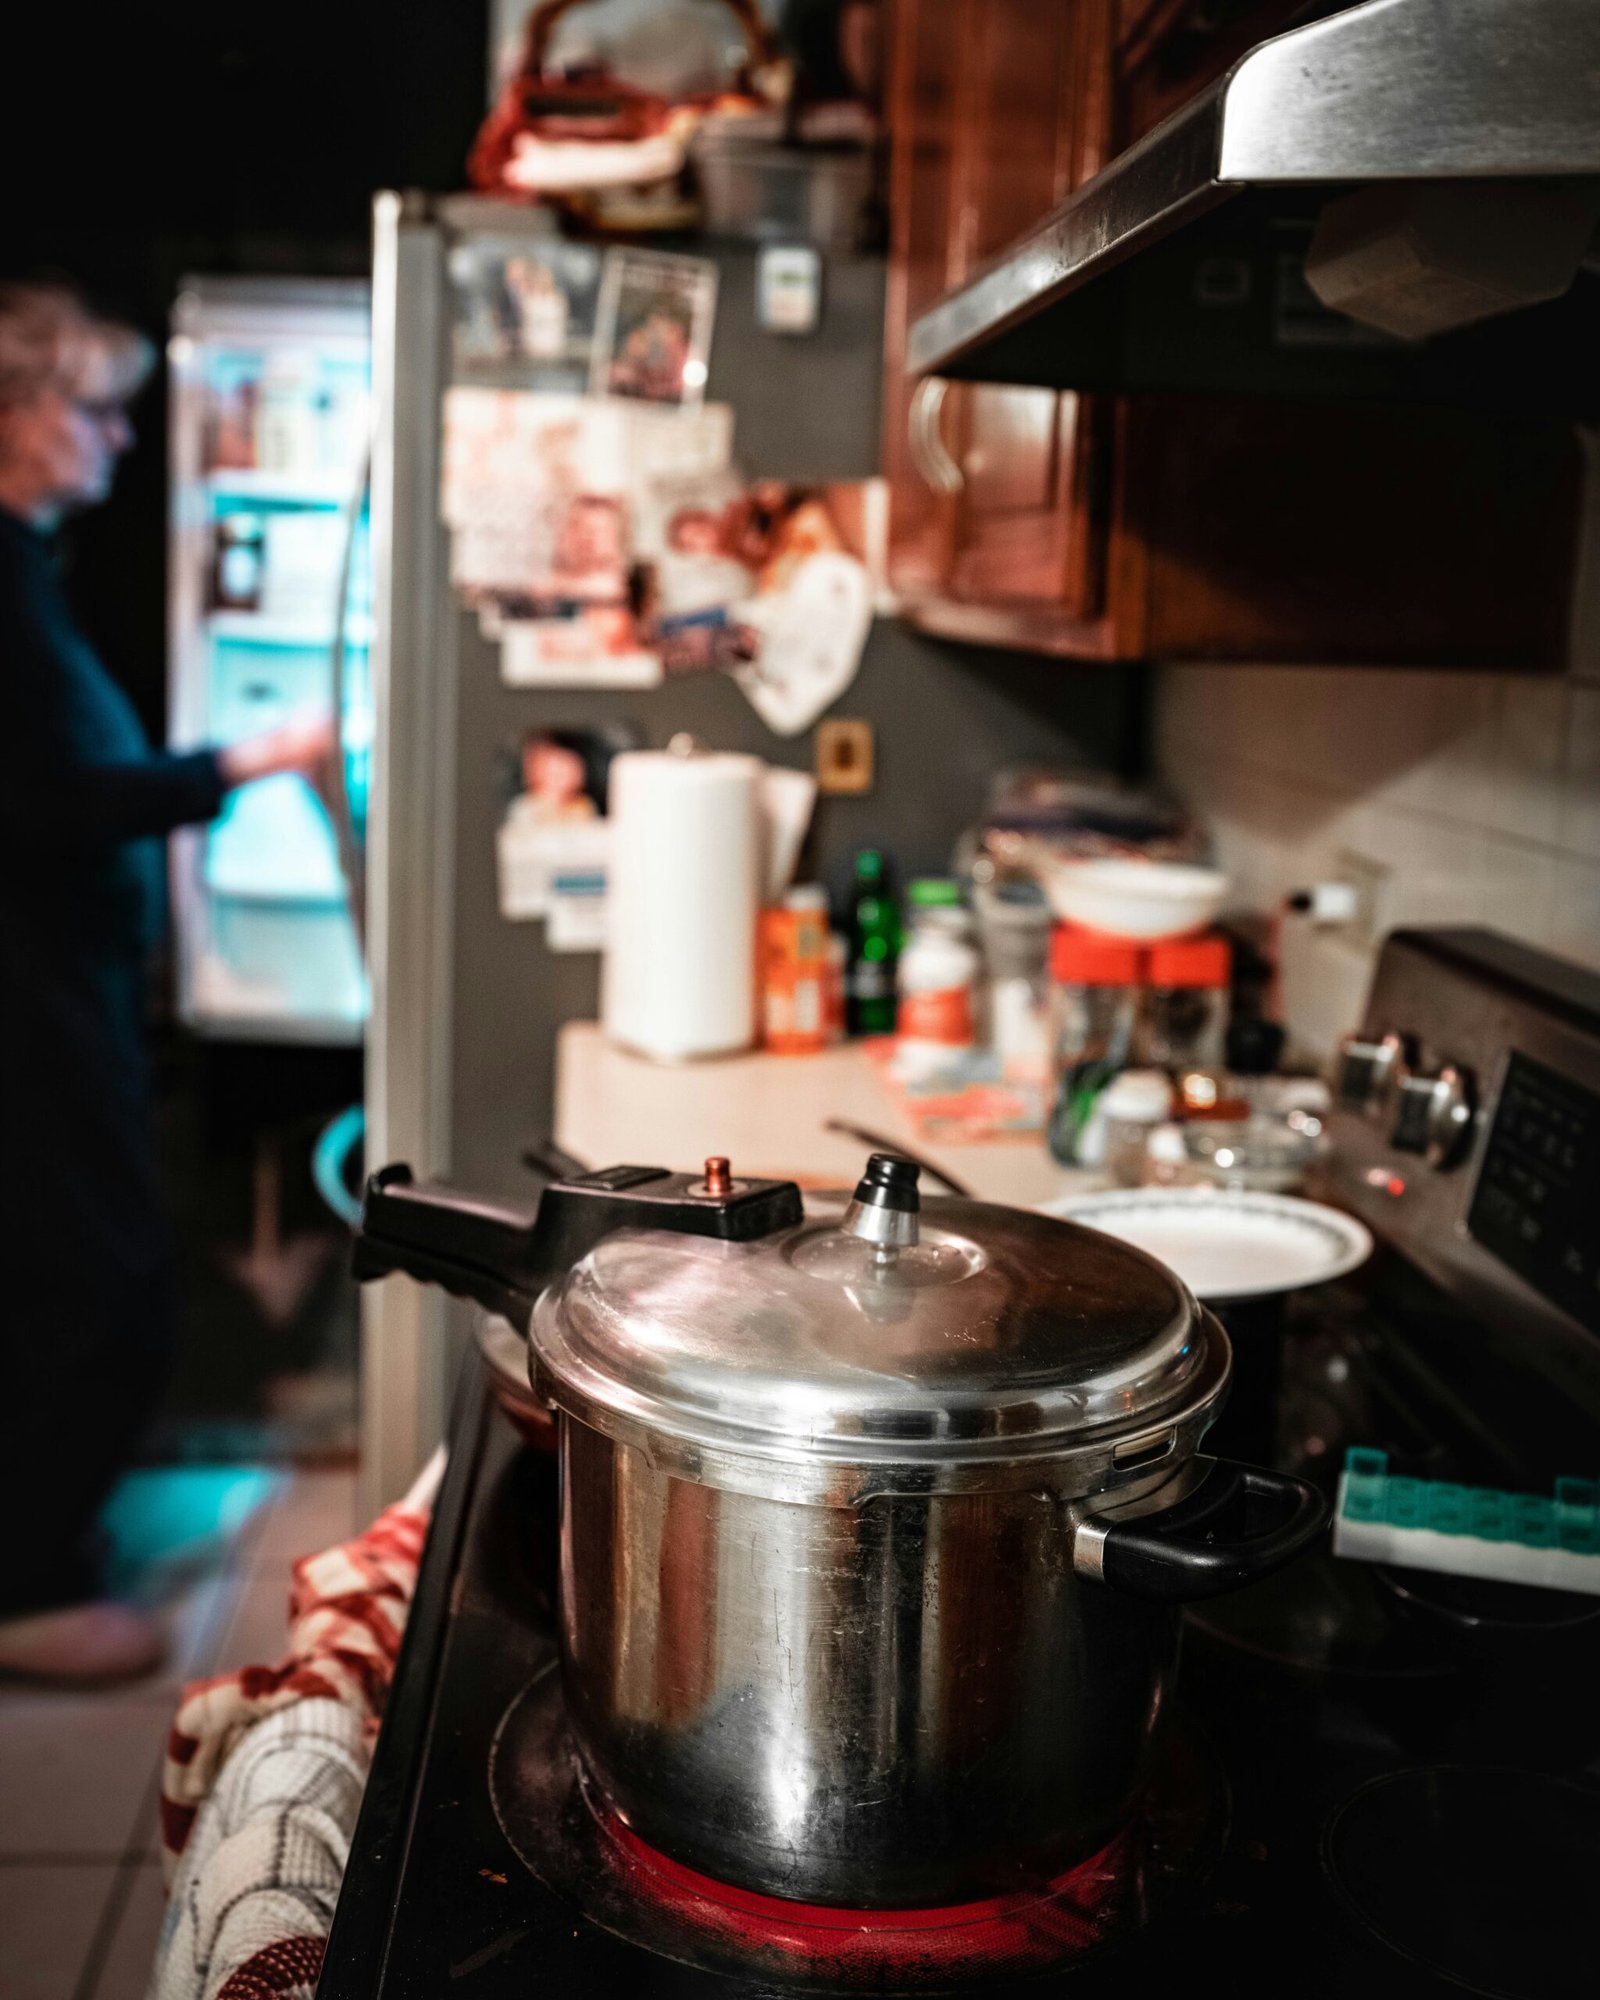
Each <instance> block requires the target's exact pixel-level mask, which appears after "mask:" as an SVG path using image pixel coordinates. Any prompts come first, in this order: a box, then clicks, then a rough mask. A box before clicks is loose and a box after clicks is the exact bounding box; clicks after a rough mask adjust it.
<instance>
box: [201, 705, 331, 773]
mask: <svg viewBox="0 0 1600 2000" xmlns="http://www.w3.org/2000/svg"><path fill="white" fill-rule="evenodd" d="M338 742H339V739H338V733H337V731H336V730H335V728H334V726H333V718H332V716H330V715H319V716H314V717H307V718H305V719H304V720H301V721H298V722H286V723H285V724H284V725H283V727H282V728H281V729H269V730H267V731H265V732H264V733H263V734H262V735H260V736H250V737H247V738H246V739H245V741H244V742H242V743H230V744H228V745H227V747H226V748H225V749H223V750H221V751H219V752H218V756H217V762H218V764H219V766H220V768H221V771H222V781H223V783H224V784H225V785H227V786H228V787H229V789H230V790H231V789H232V788H233V787H234V786H236V785H248V784H250V783H251V781H252V780H253V779H256V778H271V777H275V776H276V775H277V774H278V772H280V771H298V772H299V773H300V775H301V776H302V777H304V778H310V779H312V780H313V781H315V780H317V779H318V778H319V777H320V776H321V774H322V773H323V771H324V770H325V769H326V767H327V766H328V764H329V763H331V761H332V759H333V756H334V754H335V752H336V750H337V749H338Z"/></svg>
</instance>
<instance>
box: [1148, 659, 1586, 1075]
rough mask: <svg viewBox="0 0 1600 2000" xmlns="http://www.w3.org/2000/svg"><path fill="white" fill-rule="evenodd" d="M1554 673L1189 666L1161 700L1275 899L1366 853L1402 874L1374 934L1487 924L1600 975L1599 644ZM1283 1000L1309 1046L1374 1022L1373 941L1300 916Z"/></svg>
mask: <svg viewBox="0 0 1600 2000" xmlns="http://www.w3.org/2000/svg"><path fill="white" fill-rule="evenodd" d="M1592 660H1593V666H1594V668H1595V669H1596V671H1595V672H1593V673H1590V672H1588V671H1586V670H1585V669H1584V667H1583V665H1582V663H1581V661H1580V663H1579V665H1578V666H1577V667H1576V668H1575V669H1574V671H1573V672H1572V673H1570V674H1567V675H1563V676H1558V677H1554V678H1548V679H1547V678H1535V677H1533V676H1527V677H1518V676H1514V675H1505V674H1499V675H1497V674H1469V673H1430V672H1406V671H1400V670H1395V669H1380V668H1374V669H1361V670H1353V669H1351V668H1349V667H1338V668H1305V667H1234V666H1206V667H1200V666H1187V665H1186V666H1180V667H1168V668H1164V669H1162V671H1161V673H1160V676H1159V679H1158V682H1157V686H1156V690H1155V694H1154V697H1153V712H1154V723H1155V738H1156V747H1157V760H1158V763H1159V765H1160V768H1161V770H1162V772H1163V774H1164V775H1165V777H1166V778H1167V779H1168V781H1169V782H1170V783H1171V785H1172V787H1173V789H1174V790H1175V791H1177V792H1178V794H1179V795H1180V796H1181V797H1183V798H1185V799H1186V800H1187V801H1188V802H1189V804H1190V805H1192V806H1193V807H1195V808H1196V810H1197V811H1198V812H1199V813H1200V815H1201V817H1202V818H1203V819H1204V820H1205V822H1206V823H1207V824H1208V826H1209V827H1210V828H1211V831H1212V833H1213V835H1214V837H1215V839H1216V843H1217V853H1218V859H1219V861H1220V863H1221V865H1222V866H1223V867H1224V868H1226V869H1227V870H1228V872H1229V874H1230V876H1231V877H1232V883H1233V886H1232V898H1231V900H1232V904H1233V906H1234V907H1235V908H1236V909H1238V910H1241V911H1254V912H1263V911H1267V910H1270V909H1272V908H1274V907H1275V906H1277V905H1279V904H1281V903H1282V901H1283V899H1284V897H1285V896H1287V895H1289V894H1290V893H1291V892H1292V891H1294V890H1295V889H1298V888H1301V887H1303V886H1305V885H1307V884H1309V883H1312V882H1315V881H1318V880H1322V879H1326V878H1330V877H1338V876H1339V875H1340V873H1341V872H1342V868H1343V865H1344V857H1345V856H1347V855H1352V854H1353V855H1356V856H1361V857H1365V858H1367V859H1369V860H1370V861H1372V862H1375V863H1377V864H1378V865H1379V866H1380V867H1381V868H1383V869H1384V870H1386V871H1387V872H1386V874H1385V875H1384V877H1383V878H1382V880H1381V881H1380V883H1379V886H1378V890H1377V899H1376V900H1377V909H1376V916H1377V922H1376V925H1375V927H1374V928H1375V932H1376V934H1377V936H1379V937H1381V936H1382V935H1383V933H1385V932H1387V931H1389V930H1392V929H1394V928H1396V927H1397V926H1399V925H1403V924H1483V925H1487V926H1488V927H1490V928H1491V929H1494V930H1498V931H1503V932H1504V933H1505V934H1506V935H1507V936H1509V937H1514V938H1517V939H1519V940H1521V941H1522V942H1523V943H1525V944H1532V945H1538V946H1540V947H1542V948H1543V949H1544V950H1546V951H1551V952H1554V953H1556V954H1557V955H1558V956H1560V957H1563V958H1568V959H1572V960H1574V961H1576V962H1577V963H1578V964H1580V965H1587V966H1591V967H1594V968H1595V969H1596V970H1600V652H1596V653H1595V654H1594V655H1593V656H1592ZM1282 941H1283V999H1284V1013H1285V1017H1286V1019H1287V1021H1288V1024H1289V1027H1290V1029H1291V1032H1292V1034H1293V1037H1294V1039H1295V1041H1296V1042H1297V1043H1298V1044H1299V1046H1300V1048H1301V1050H1302V1052H1303V1053H1304V1054H1306V1055H1308V1056H1310V1057H1313V1058H1319V1059H1320V1058H1323V1057H1326V1056H1327V1055H1328V1054H1330V1053H1331V1051H1332V1049H1333V1047H1334V1044H1335V1043H1336V1042H1337V1040H1338V1038H1339V1036H1340V1035H1341V1034H1342V1033H1343V1032H1345V1031H1346V1030H1347V1029H1350V1028H1353V1027H1355V1026H1356V1025H1357V1024H1358V1022H1359V1019H1360V1015H1361V1009H1362V1005H1363V1002H1364V1000H1365V997H1366V990H1367V985H1368V982H1369V980H1370V978H1371V973H1372V965H1373V959H1374V956H1375V945H1374V942H1372V941H1369V940H1364V939H1360V938H1353V937H1352V936H1351V935H1350V934H1349V933H1348V932H1346V931H1343V930H1336V929H1327V930H1317V929H1314V928H1313V927H1312V926H1311V925H1310V924H1309V923H1308V922H1307V921H1306V920H1305V919H1304V918H1293V917H1291V918H1287V919H1285V921H1284V925H1283V931H1282Z"/></svg>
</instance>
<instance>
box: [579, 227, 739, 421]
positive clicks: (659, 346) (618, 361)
mask: <svg viewBox="0 0 1600 2000" xmlns="http://www.w3.org/2000/svg"><path fill="white" fill-rule="evenodd" d="M716 305H717V267H716V265H715V264H712V263H710V262H708V261H707V260H706V259H705V258H703V257H676V256H669V255H665V254H659V253H656V252H651V251H644V250H612V251H610V252H608V254H607V256H606V268H605V276H604V278H603V279H602V281H601V285H600V302H599V310H598V323H597V326H596V329H595V342H594V366H593V374H592V377H591V387H592V388H593V390H594V392H595V393H596V394H597V395H601V396H621V397H626V398H629V399H631V400H633V401H637V402H644V403H654V404H658V405H660V406H662V407H664V408H668V409H680V410H683V409H693V408H695V407H696V406H697V405H698V404H699V403H700V402H701V400H702V399H703V397H704V395H705V387H706V364H707V362H708V360H709V358H710V354H711V328H712V322H713V319H714V317H715V314H716Z"/></svg>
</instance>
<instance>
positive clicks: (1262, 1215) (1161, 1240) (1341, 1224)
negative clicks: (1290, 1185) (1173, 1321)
mask: <svg viewBox="0 0 1600 2000" xmlns="http://www.w3.org/2000/svg"><path fill="white" fill-rule="evenodd" d="M1042 1213H1043V1214H1045V1215H1054V1216H1059V1217H1061V1219H1062V1220H1063V1221H1066V1222H1082V1223H1085V1224H1087V1225H1088V1227H1089V1228H1091V1229H1103V1230H1104V1231H1105V1232H1106V1234H1107V1235H1108V1236H1119V1237H1121V1239H1122V1240H1123V1242H1125V1243H1132V1244H1134V1245H1135V1246H1136V1247H1137V1248H1139V1249H1140V1250H1147V1251H1148V1252H1149V1253H1150V1255H1151V1256H1152V1257H1159V1258H1160V1260H1161V1262H1162V1263H1163V1264H1166V1265H1168V1266H1169V1267H1170V1268H1171V1269H1172V1270H1174V1271H1176V1272H1177V1274H1178V1276H1179V1277H1180V1278H1182V1280H1183V1282H1184V1283H1185V1284H1186V1285H1187V1286H1188V1287H1189V1289H1190V1291H1191V1292H1193V1293H1194V1294H1195V1296H1196V1298H1201V1299H1261V1298H1267V1297H1269V1296H1270V1295H1271V1294H1272V1293H1274V1292H1292V1291H1297V1290H1298V1289H1299V1288H1300V1287H1301V1286H1302V1285H1323V1284H1326V1283H1327V1282H1328V1280H1329V1279H1330V1278H1342V1277H1343V1276H1344V1274H1345V1273H1346V1272H1347V1271H1353V1270H1355V1268H1356V1266H1357V1265H1358V1264H1364V1263H1365V1262H1366V1261H1367V1259H1368V1257H1370V1256H1371V1254H1372V1238H1371V1236H1369V1235H1368V1233H1367V1231H1366V1230H1365V1229H1364V1228H1363V1227H1362V1225H1361V1224H1360V1223H1359V1222H1357V1221H1356V1220H1355V1218H1354V1217H1353V1216H1349V1215H1344V1214H1341V1212H1340V1211H1339V1210H1338V1209H1336V1208H1324V1207H1323V1206H1322V1204H1321V1203H1320V1202H1315V1201H1301V1200H1299V1199H1298V1198H1297V1197H1296V1196H1294V1195H1290V1194H1256V1193H1246V1192H1244V1191H1241V1190H1238V1189H1234V1188H1210V1187H1185V1188H1160V1187H1152V1188H1109V1189H1107V1190H1105V1191H1104V1192H1103V1193H1100V1194H1076V1195H1063V1196H1062V1197H1061V1198H1060V1199H1059V1200H1057V1201H1052V1202H1049V1203H1047V1204H1046V1205H1045V1207H1044V1209H1043V1210H1042Z"/></svg>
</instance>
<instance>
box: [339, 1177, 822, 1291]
mask: <svg viewBox="0 0 1600 2000" xmlns="http://www.w3.org/2000/svg"><path fill="white" fill-rule="evenodd" d="M712 1164H713V1165H714V1166H717V1167H721V1168H724V1169H725V1168H726V1162H724V1161H716V1162H713V1163H712ZM802 1219H803V1210H802V1207H801V1202H800V1190H799V1188H797V1187H796V1186H795V1184H794V1182H793V1181H756V1180H734V1179H733V1178H732V1177H731V1176H729V1175H728V1174H727V1173H726V1172H725V1171H724V1172H722V1173H721V1174H719V1175H717V1176H716V1177H715V1178H714V1179H713V1178H712V1177H710V1176H709V1175H708V1176H697V1175H694V1174H672V1173H668V1172H667V1170H666V1168H665V1167H606V1168H604V1169H602V1171H601V1172H599V1173H593V1174H583V1175H581V1176H579V1177H577V1178H574V1179H571V1180H564V1181H557V1182H555V1183H554V1184H553V1185H552V1186H550V1187H548V1188H546V1189H545V1191H544V1193H543V1195H542V1196H541V1197H540V1199H539V1204H538V1206H537V1207H536V1208H518V1207H513V1206H510V1205H509V1204H505V1203H501V1202H495V1201H489V1200H486V1199H484V1198H483V1197H482V1196H479V1195H472V1194H464V1193H462V1192H461V1191H460V1190H459V1189H456V1188H450V1187H445V1186H442V1185H441V1184H440V1183H438V1182H436V1181H417V1180H415V1179H413V1177H412V1173H411V1169H410V1168H409V1167H406V1166H390V1167H383V1168H380V1169H379V1171H378V1172H377V1173H375V1174H374V1175H373V1176H372V1178H371V1179H370V1180H369V1181H368V1182H367V1192H366V1199H365V1201H364V1202H363V1203H362V1209H361V1227H360V1229H359V1231H358V1232H357V1234H356V1241H355V1254H354V1260H353V1268H354V1271H355V1275H356V1277H357V1278H358V1279H362V1280H366V1279H370V1278H384V1277H387V1276H388V1275H389V1273H390V1272H391V1271H404V1272H405V1273H406V1274H407V1275H408V1276H409V1277H413V1278H419V1279H421V1280H422V1281H423V1283H425V1284H432V1285H442V1286H443V1287H444V1288H445V1290H446V1291H447V1292H454V1293H455V1294H456V1295H457V1297H458V1298H468V1299H476V1300H477V1301H478V1303H479V1304H480V1305H484V1306H487V1307H488V1308H489V1310H490V1311H491V1312H496V1313H500V1314H501V1315H502V1316H503V1317H504V1318H506V1319H509V1320H510V1321H511V1323H512V1324H513V1325H514V1326H526V1325H527V1321H528V1315H529V1313H530V1312H531V1311H532V1309H533V1302H534V1300H535V1299H536V1298H537V1297H538V1296H539V1294H540V1292H542V1291H543V1290H544V1288H545V1286H546V1285H548V1284H549V1283H550V1282H551V1280H552V1279H554V1278H557V1277H559V1276H560V1275H561V1273H562V1272H563V1271H566V1270H567V1269H569V1268H570V1267H571V1266H572V1265H573V1264H576V1263H577V1262H578V1261H579V1259H580V1258H582V1257H585V1256H587V1255H588V1253H589V1252H590V1251H591V1250H592V1249H593V1248H594V1246H595V1245H596V1244H597V1243H598V1242H599V1241H600V1240H601V1238H602V1237H605V1236H609V1235H610V1234H611V1232H612V1231H613V1230H614V1229H671V1230H676V1231H678V1232H679V1233H680V1234H682V1235H685V1236H712V1237H719V1238H721V1239H722V1240H723V1241H724V1242H729V1243H747V1242H750V1241H752V1240H753V1239H754V1238H756V1237H758V1236H770V1235H771V1234H772V1233H773V1231H774V1230H777V1229H789V1228H793V1227H794V1226H795V1225H796V1224H798V1223H799V1222H800V1221H801V1220H802Z"/></svg>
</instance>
